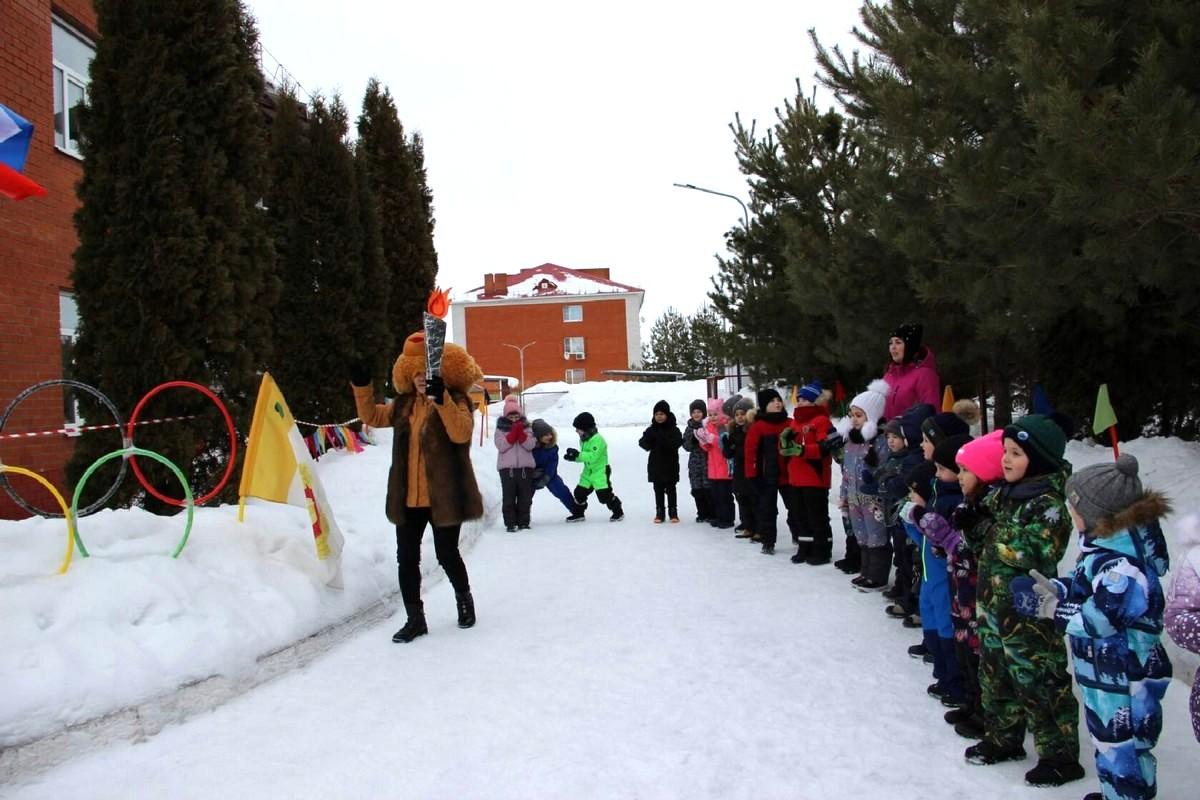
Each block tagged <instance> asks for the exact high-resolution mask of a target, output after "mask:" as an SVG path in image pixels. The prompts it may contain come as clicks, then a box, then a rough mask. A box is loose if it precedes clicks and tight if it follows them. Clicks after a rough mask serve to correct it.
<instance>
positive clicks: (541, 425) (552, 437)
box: [532, 419, 580, 515]
mask: <svg viewBox="0 0 1200 800" xmlns="http://www.w3.org/2000/svg"><path fill="white" fill-rule="evenodd" d="M532 427H533V438H534V439H535V440H536V441H537V446H536V447H534V448H533V463H534V465H535V467H534V470H533V491H534V492H537V490H538V489H549V490H550V494H552V495H554V496H555V497H557V498H558V500H559V502H561V503H562V504H563V506H564V507H565V508H566V509H567V511H568V512H569V513H570V514H572V515H575V514H578V513H580V508H579V506H577V505H576V504H575V498H574V497H572V496H571V490H570V489H568V488H567V484H566V483H565V482H563V479H562V476H560V475H559V474H558V432H557V431H555V430H554V428H553V427H551V426H550V423H548V422H546V420H544V419H535V420H534V421H533V423H532Z"/></svg>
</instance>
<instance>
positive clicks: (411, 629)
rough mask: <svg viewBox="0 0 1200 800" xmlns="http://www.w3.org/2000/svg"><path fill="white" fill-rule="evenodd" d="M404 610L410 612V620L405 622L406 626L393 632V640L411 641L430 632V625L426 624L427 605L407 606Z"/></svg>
mask: <svg viewBox="0 0 1200 800" xmlns="http://www.w3.org/2000/svg"><path fill="white" fill-rule="evenodd" d="M404 610H405V611H406V612H408V621H407V622H405V623H404V627H403V628H401V629H400V630H398V631H396V632H395V633H394V634H392V641H393V642H396V643H398V644H399V643H401V642H403V643H405V644H407V643H408V642H411V641H412V640H413V639H415V638H417V637H418V636H424V635H425V634H427V633H429V626H428V625H426V624H425V607H424V606H423V605H419V604H418V605H415V606H405V607H404Z"/></svg>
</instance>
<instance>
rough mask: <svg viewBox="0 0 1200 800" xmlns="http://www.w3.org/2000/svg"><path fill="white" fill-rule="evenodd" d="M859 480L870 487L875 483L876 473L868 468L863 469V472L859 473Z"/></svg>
mask: <svg viewBox="0 0 1200 800" xmlns="http://www.w3.org/2000/svg"><path fill="white" fill-rule="evenodd" d="M858 480H859V481H860V482H861V483H865V484H868V485H870V484H873V483H875V473H874V472H873V471H872V470H870V469H868V468H867V467H863V468H862V472H860V473H858Z"/></svg>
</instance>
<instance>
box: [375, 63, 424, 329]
mask: <svg viewBox="0 0 1200 800" xmlns="http://www.w3.org/2000/svg"><path fill="white" fill-rule="evenodd" d="M358 153H359V156H360V158H362V159H363V162H364V164H365V167H366V172H367V178H368V181H369V184H370V186H371V191H372V194H373V195H374V197H375V205H376V207H377V208H378V211H379V219H380V225H381V228H380V234H381V242H382V246H383V258H384V262H385V265H386V271H387V273H388V276H389V279H390V281H391V295H390V298H389V303H388V317H389V321H390V324H391V337H392V338H391V341H392V343H393V348H392V349H393V352H395V353H399V352H400V348H401V347H402V345H403V342H404V339H405V337H407V336H408V335H409V334H410V333H412V332H413V331H414V330H417V329H419V328H420V326H421V322H422V314H423V312H424V310H425V303H426V301H427V299H428V296H429V292H430V291H431V290H432V289H433V286H434V282H435V280H436V279H437V252H436V250H435V249H434V246H433V224H434V220H433V194H432V192H431V191H430V190H429V187H428V185H427V183H426V178H425V162H424V158H425V156H424V143H423V142H422V141H421V138H420V137H419V136H416V135H414V136H413V137H412V138H411V139H408V138H406V137H405V134H404V127H403V126H402V125H401V123H400V117H399V115H398V113H397V111H396V104H395V102H394V101H393V100H392V96H391V93H390V92H389V91H388V90H387V88H386V87H384V86H381V85H380V83H379V81H377V80H376V79H374V78H372V79H371V80H370V81H369V82H368V83H367V90H366V94H365V95H364V97H363V106H362V114H361V115H359V118H358Z"/></svg>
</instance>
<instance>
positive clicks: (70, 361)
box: [58, 292, 80, 427]
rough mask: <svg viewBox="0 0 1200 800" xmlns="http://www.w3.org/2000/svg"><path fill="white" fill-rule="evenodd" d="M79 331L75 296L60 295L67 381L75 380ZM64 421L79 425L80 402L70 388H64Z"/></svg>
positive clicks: (63, 357)
mask: <svg viewBox="0 0 1200 800" xmlns="http://www.w3.org/2000/svg"><path fill="white" fill-rule="evenodd" d="M78 329H79V308H78V307H77V306H76V305H75V295H73V294H71V293H70V292H59V293H58V335H59V342H60V343H61V345H62V348H61V349H62V376H63V377H64V378H66V379H67V380H73V379H74V378H75V339H76V332H77V331H78ZM63 420H64V421H65V422H66V423H67V426H68V427H71V426H75V425H79V424H80V418H79V400H78V398H76V397H75V392H74V390H72V389H71V388H70V387H64V388H63Z"/></svg>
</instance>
